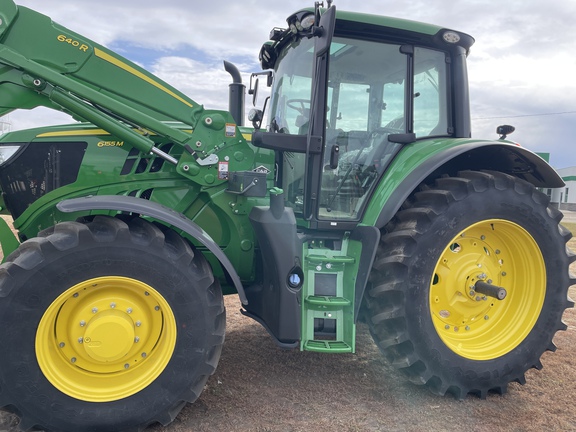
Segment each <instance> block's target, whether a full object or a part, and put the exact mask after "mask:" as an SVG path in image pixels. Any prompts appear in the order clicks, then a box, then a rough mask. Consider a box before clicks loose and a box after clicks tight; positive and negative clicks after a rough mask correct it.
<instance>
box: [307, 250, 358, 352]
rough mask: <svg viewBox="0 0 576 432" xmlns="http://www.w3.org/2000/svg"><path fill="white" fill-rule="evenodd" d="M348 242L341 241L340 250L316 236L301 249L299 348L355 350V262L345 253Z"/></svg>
mask: <svg viewBox="0 0 576 432" xmlns="http://www.w3.org/2000/svg"><path fill="white" fill-rule="evenodd" d="M306 246H308V245H306ZM348 246H349V241H348V240H347V239H344V240H343V241H342V247H341V249H340V250H333V249H329V248H326V247H324V244H323V242H321V241H318V240H316V241H313V242H311V243H310V245H309V247H306V248H305V250H304V254H303V255H304V256H303V258H304V260H303V264H304V269H303V270H304V284H303V286H302V337H301V346H300V348H301V350H303V351H316V352H323V353H353V352H354V351H355V342H356V340H355V339H356V324H355V323H354V293H355V290H354V287H355V282H356V274H357V270H358V263H357V262H356V259H355V258H354V257H352V256H348V253H347V251H348Z"/></svg>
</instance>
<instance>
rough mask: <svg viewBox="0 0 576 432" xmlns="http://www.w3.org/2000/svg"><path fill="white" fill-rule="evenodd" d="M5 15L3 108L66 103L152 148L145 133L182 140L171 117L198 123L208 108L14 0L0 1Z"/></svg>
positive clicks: (80, 115)
mask: <svg viewBox="0 0 576 432" xmlns="http://www.w3.org/2000/svg"><path fill="white" fill-rule="evenodd" d="M0 19H1V21H2V22H1V23H0V115H2V114H5V113H8V112H10V111H12V110H14V109H18V108H23V109H31V108H35V107H37V106H46V107H48V108H53V109H57V110H63V111H66V112H68V113H70V114H72V115H73V116H74V117H76V118H77V119H81V120H85V121H89V122H91V123H94V124H95V125H97V126H99V127H102V128H103V129H105V130H107V131H108V132H110V133H112V134H114V135H116V136H118V137H119V138H121V139H125V140H126V141H128V142H131V143H132V144H133V145H134V146H135V147H137V148H138V149H139V150H141V151H145V152H149V151H151V150H154V149H153V143H152V141H151V140H149V139H148V138H146V137H145V135H146V132H150V131H152V132H154V133H156V134H158V135H163V136H166V137H169V138H170V139H171V140H172V141H174V142H176V143H180V144H185V143H186V141H187V140H188V139H190V134H188V133H186V132H184V131H182V130H178V129H176V128H173V127H171V126H170V125H169V124H167V123H166V121H177V122H182V123H184V124H187V125H190V126H191V128H193V127H194V126H195V124H196V122H197V121H198V119H199V117H200V114H201V113H202V111H203V107H202V106H200V105H198V104H197V103H196V102H194V101H193V100H191V99H190V98H188V97H187V96H186V95H184V94H183V93H181V92H179V91H178V90H176V89H175V88H173V87H172V86H170V85H169V84H167V83H165V82H163V81H162V80H160V79H158V78H157V77H155V76H154V75H152V74H150V73H149V72H147V71H146V70H144V69H143V68H141V67H139V66H138V65H136V64H134V63H132V62H130V61H129V60H127V59H125V58H123V57H121V56H119V55H118V54H116V53H113V52H112V51H110V50H108V49H106V48H105V47H103V46H101V45H99V44H97V43H95V42H93V41H91V40H89V39H87V38H85V37H83V36H81V35H79V34H77V33H75V32H72V31H70V30H68V29H66V28H65V27H62V26H60V25H59V24H56V23H54V22H53V21H52V20H51V19H50V18H49V17H47V16H45V15H42V14H40V13H37V12H35V11H33V10H30V9H28V8H25V7H22V6H17V5H16V4H15V3H14V2H13V1H12V0H0ZM119 120H120V121H119ZM127 125H131V126H132V127H129V126H127ZM134 128H136V129H138V128H140V129H143V130H144V131H142V130H141V131H140V133H137V132H135V131H134ZM142 132H144V133H142Z"/></svg>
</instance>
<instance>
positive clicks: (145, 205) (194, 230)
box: [56, 195, 248, 305]
mask: <svg viewBox="0 0 576 432" xmlns="http://www.w3.org/2000/svg"><path fill="white" fill-rule="evenodd" d="M56 208H57V209H58V210H60V211H61V212H62V213H73V212H85V211H91V210H116V211H123V212H130V213H137V214H140V215H142V216H148V217H151V218H153V219H155V220H158V221H161V222H164V223H166V224H167V225H171V226H173V227H176V228H178V229H181V230H182V231H184V232H186V233H187V234H188V235H190V236H191V237H192V238H194V239H196V240H197V241H198V242H199V243H200V244H202V245H203V246H205V247H206V248H207V249H208V250H209V251H210V252H212V253H213V254H214V256H215V257H216V258H217V259H218V261H219V262H220V264H221V265H222V267H224V269H225V270H226V271H227V272H228V274H229V275H230V278H231V280H232V282H233V283H234V287H235V288H236V291H238V295H239V297H240V301H241V302H242V304H245V305H246V304H248V299H247V298H246V293H245V292H244V287H243V286H242V282H241V281H240V277H239V276H238V273H236V270H235V269H234V266H233V265H232V263H231V262H230V260H229V259H228V257H227V256H226V255H225V254H224V252H222V250H221V249H220V247H219V246H218V245H217V244H216V243H215V242H214V240H212V238H211V237H210V235H208V233H207V232H206V231H204V230H203V229H202V228H201V227H200V226H199V225H197V224H195V223H194V222H192V221H191V220H190V219H188V218H187V217H186V216H184V215H183V214H181V213H178V212H176V211H174V210H172V209H171V208H169V207H166V206H163V205H161V204H158V203H155V202H152V201H148V200H145V199H142V198H135V197H130V196H121V195H99V196H89V197H82V198H72V199H68V200H64V201H61V202H59V203H58V204H57V205H56Z"/></svg>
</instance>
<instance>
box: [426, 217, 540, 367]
mask: <svg viewBox="0 0 576 432" xmlns="http://www.w3.org/2000/svg"><path fill="white" fill-rule="evenodd" d="M478 281H482V282H485V283H488V284H493V285H496V286H499V287H502V288H504V289H506V292H507V295H506V297H505V298H504V299H503V300H498V299H497V298H495V297H490V296H486V295H484V294H481V293H478V292H476V290H475V289H474V288H475V287H476V282H478ZM545 294H546V268H545V265H544V258H543V256H542V252H541V251H540V248H539V247H538V245H537V244H536V241H535V240H534V239H533V238H532V236H531V235H530V234H529V233H528V232H527V231H526V230H525V229H523V228H522V227H520V226H519V225H517V224H515V223H512V222H509V221H506V220H500V219H492V220H486V221H483V222H479V223H476V224H474V225H471V226H470V227H468V228H466V229H465V230H464V231H462V232H461V233H460V234H459V235H458V236H456V237H454V239H452V241H451V242H450V243H449V244H448V246H447V247H446V249H444V251H443V252H442V254H441V256H440V259H439V260H438V263H437V265H436V269H435V270H434V276H433V278H432V281H431V286H430V311H431V314H432V322H433V323H434V327H435V329H436V331H437V332H438V335H439V336H440V338H441V339H442V341H443V342H444V343H445V344H446V346H447V347H448V348H450V349H451V350H452V351H454V352H455V353H457V354H458V355H460V356H462V357H465V358H468V359H472V360H491V359H495V358H498V357H500V356H502V355H504V354H506V353H508V352H510V351H511V350H513V349H514V348H516V347H517V346H518V345H519V344H520V343H521V342H522V341H523V340H524V339H525V338H526V337H527V336H528V334H529V333H530V332H531V330H532V328H533V327H534V324H536V320H537V319H538V317H539V316H540V312H541V310H542V305H543V303H544V296H545Z"/></svg>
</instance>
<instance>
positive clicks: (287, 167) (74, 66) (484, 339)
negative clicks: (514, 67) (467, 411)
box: [0, 0, 576, 432]
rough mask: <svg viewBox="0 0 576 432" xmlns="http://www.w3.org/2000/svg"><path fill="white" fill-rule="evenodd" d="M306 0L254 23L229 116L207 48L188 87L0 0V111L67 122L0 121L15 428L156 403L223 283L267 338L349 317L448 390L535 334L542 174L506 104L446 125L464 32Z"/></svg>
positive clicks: (542, 328)
mask: <svg viewBox="0 0 576 432" xmlns="http://www.w3.org/2000/svg"><path fill="white" fill-rule="evenodd" d="M330 3H331V2H329V4H328V7H327V8H320V6H319V5H318V4H317V5H316V7H315V8H309V9H303V10H300V11H298V12H296V13H295V14H293V15H291V16H290V17H288V19H287V24H288V25H287V27H286V28H274V29H273V31H272V32H271V35H270V41H268V42H266V43H265V44H264V45H263V47H262V49H261V51H260V60H261V64H262V68H263V72H258V73H255V74H253V76H252V79H251V84H250V88H249V91H248V93H250V94H255V93H256V90H257V83H258V81H259V79H261V80H263V81H264V79H265V80H266V81H267V83H268V84H269V85H270V86H271V96H270V98H269V99H267V100H266V103H265V104H264V107H263V109H261V110H259V109H254V110H253V111H252V112H251V114H250V116H249V118H250V120H251V122H252V125H251V126H250V127H248V126H244V125H243V113H244V99H245V87H244V85H243V84H242V83H241V78H240V74H239V73H238V70H237V69H236V68H235V67H234V66H233V65H232V64H229V63H226V69H227V70H228V71H229V72H230V73H231V74H232V75H233V77H234V82H233V84H232V85H231V87H230V88H231V94H230V109H229V111H217V110H209V109H206V108H204V107H203V106H202V105H200V104H198V103H197V102H195V101H193V100H191V99H190V98H189V97H187V96H186V95H184V94H183V93H181V92H179V91H178V90H176V89H175V88H173V87H172V86H170V85H169V84H167V83H165V82H163V81H161V80H160V79H158V78H157V77H155V76H153V75H152V74H150V73H148V72H147V71H145V70H144V69H142V68H141V67H139V66H137V65H136V64H134V63H132V62H130V61H128V60H126V59H124V58H122V57H121V56H119V55H117V54H115V53H113V52H111V51H110V50H108V49H106V48H105V47H103V46H101V45H99V44H97V43H95V42H93V41H91V40H88V39H86V38H85V37H83V36H81V35H79V34H76V33H74V32H72V31H70V30H68V29H66V28H65V27H62V26H60V25H58V24H56V23H53V22H52V21H51V20H50V19H49V18H48V17H46V16H44V15H41V14H39V13H36V12H34V11H32V10H30V9H27V8H24V7H20V6H17V5H16V4H14V2H13V1H12V0H0V114H5V113H8V112H10V111H12V110H14V109H31V108H34V107H37V106H44V107H48V108H52V109H55V110H60V111H64V112H66V113H69V114H70V115H71V116H72V117H74V118H75V119H76V120H78V121H79V122H77V123H74V124H69V125H63V126H55V127H46V128H38V129H31V130H25V131H17V132H12V133H8V134H5V135H3V136H2V137H0V186H1V189H2V195H1V202H0V206H1V207H2V212H3V213H4V214H6V215H11V216H12V218H13V220H14V227H15V229H16V230H17V232H18V235H17V237H16V236H15V235H14V234H12V231H11V230H10V228H9V227H8V225H7V224H6V223H3V224H2V228H1V229H0V240H1V245H2V248H3V252H4V256H5V258H4V262H3V264H2V265H1V266H0V346H2V347H4V349H3V350H2V351H1V353H0V406H1V407H3V409H4V410H7V411H10V412H13V413H15V414H17V415H18V416H19V417H20V418H21V421H20V427H21V428H22V429H23V430H27V429H31V428H38V429H44V430H46V431H73V432H82V431H136V430H142V429H144V428H146V427H147V426H148V425H150V424H152V423H155V422H160V423H162V424H164V425H166V424H168V423H170V422H171V421H172V420H174V418H175V416H176V415H177V414H178V412H179V411H180V409H181V408H182V407H183V406H184V405H185V404H186V403H188V402H194V401H195V400H196V399H197V398H198V396H199V395H200V393H201V392H202V389H203V387H204V385H205V383H206V380H207V379H208V377H209V376H210V375H211V374H212V373H214V371H215V369H216V366H217V363H218V359H219V356H220V352H221V348H222V344H223V342H224V334H225V324H226V319H225V309H224V302H223V295H225V294H235V295H238V297H239V300H240V302H241V304H242V313H243V314H244V315H246V316H247V317H250V318H253V319H254V320H256V321H258V322H259V323H260V324H262V326H264V327H265V328H266V330H267V331H268V333H269V334H270V336H271V337H272V339H273V340H274V341H275V342H276V343H277V344H278V346H280V347H283V348H286V349H299V350H304V351H316V352H321V353H354V352H355V334H356V325H357V323H358V322H365V323H366V324H367V325H368V327H369V329H370V332H371V334H372V336H373V338H374V340H375V342H376V344H377V345H378V346H379V348H380V350H381V351H382V353H383V355H384V356H385V357H386V358H387V359H388V360H389V361H390V362H391V363H392V364H393V365H394V366H395V367H396V368H398V369H399V370H400V371H402V372H403V373H404V374H405V375H406V377H407V378H408V379H409V380H410V381H412V382H414V383H416V384H424V385H426V386H428V387H429V388H430V390H431V391H432V392H434V393H436V394H439V395H444V394H452V395H454V396H455V397H456V398H464V397H466V396H467V395H468V394H470V393H471V394H476V395H478V396H480V397H482V398H484V397H486V395H487V394H488V393H489V392H497V393H504V392H505V391H506V387H507V385H508V383H510V382H519V383H521V384H523V383H524V381H525V378H524V376H525V372H526V371H527V370H528V369H530V368H537V369H540V368H541V363H540V360H539V359H540V356H541V355H542V353H543V352H544V351H546V350H554V349H555V346H554V344H553V343H552V338H553V337H554V334H555V333H556V331H557V330H564V329H565V328H566V326H565V325H564V324H563V323H562V314H563V312H564V310H565V309H566V308H568V307H572V306H573V303H572V302H571V301H570V300H569V299H568V296H567V291H568V288H569V287H570V285H572V284H575V283H576V279H575V278H574V276H570V274H569V265H570V263H571V262H573V261H574V260H575V259H576V258H575V256H574V255H573V254H572V253H571V252H570V251H569V250H568V249H567V248H566V243H567V241H568V240H569V238H570V237H571V234H570V233H569V232H568V231H567V230H566V229H565V228H564V227H563V226H562V225H560V220H561V219H562V214H561V213H560V212H559V211H558V210H556V209H555V208H553V207H551V206H550V205H549V199H548V198H547V196H546V195H544V194H542V193H541V192H539V191H538V188H544V187H545V188H557V187H561V186H563V182H562V180H561V178H560V177H559V176H558V175H557V174H556V172H555V171H554V170H553V169H552V168H551V167H550V166H549V165H547V164H546V163H545V162H544V161H543V160H542V159H541V158H539V157H538V156H537V155H535V154H534V153H532V152H530V151H528V150H526V149H524V148H522V147H520V146H518V145H516V144H514V143H513V142H510V141H507V140H506V134H508V133H510V131H511V129H512V128H511V127H507V126H504V127H501V128H499V133H500V135H501V137H500V139H496V140H491V141H490V140H477V139H471V138H470V137H471V131H470V129H471V126H470V124H471V121H470V111H469V97H468V85H467V74H466V57H467V55H468V52H469V48H470V47H471V45H472V44H473V42H474V40H473V39H472V38H471V37H470V36H468V35H466V34H464V33H461V32H458V31H453V30H450V29H446V28H442V27H438V26H434V25H429V24H423V23H418V22H412V21H405V20H400V19H393V18H387V17H379V16H371V15H364V14H358V13H351V12H340V11H338V12H336V9H335V7H334V6H332V5H331V4H330ZM263 119H266V123H265V125H266V126H265V127H264V128H261V125H262V123H263V122H264V120H263Z"/></svg>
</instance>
